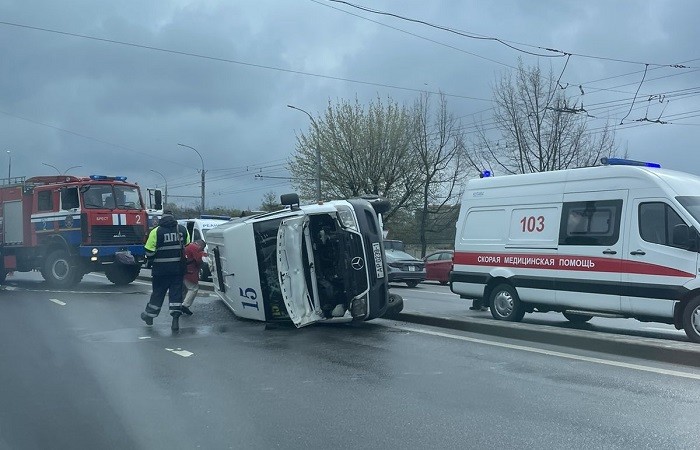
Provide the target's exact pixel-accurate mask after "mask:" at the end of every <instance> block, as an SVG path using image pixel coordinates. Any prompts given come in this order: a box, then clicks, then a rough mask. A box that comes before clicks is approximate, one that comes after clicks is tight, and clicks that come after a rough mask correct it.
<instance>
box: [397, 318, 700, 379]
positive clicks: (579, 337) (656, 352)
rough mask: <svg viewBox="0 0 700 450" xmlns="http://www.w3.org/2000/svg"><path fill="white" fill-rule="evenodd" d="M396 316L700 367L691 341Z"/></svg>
mask: <svg viewBox="0 0 700 450" xmlns="http://www.w3.org/2000/svg"><path fill="white" fill-rule="evenodd" d="M392 319H395V320H401V321H404V322H409V323H416V324H420V325H428V326H434V327H439V328H449V329H453V330H460V331H467V332H470V333H478V334H486V335H490V336H499V337H503V338H508V339H518V340H523V341H529V342H537V343H540V344H552V345H557V346H563V347H570V348H577V349H580V350H590V351H595V352H602V353H608V354H613V355H619V356H627V357H632V358H640V359H646V360H653V361H658V362H663V363H670V364H680V365H684V366H691V367H700V344H694V343H691V342H677V341H664V340H661V339H652V338H642V337H636V336H635V337H630V336H622V335H615V334H603V335H601V333H599V332H595V331H587V330H579V329H576V330H574V329H561V328H555V327H551V326H547V325H532V324H526V323H510V322H509V323H505V322H499V321H496V320H490V319H453V318H447V317H434V316H428V315H425V314H420V313H412V312H401V313H399V314H397V315H396V316H395V317H392Z"/></svg>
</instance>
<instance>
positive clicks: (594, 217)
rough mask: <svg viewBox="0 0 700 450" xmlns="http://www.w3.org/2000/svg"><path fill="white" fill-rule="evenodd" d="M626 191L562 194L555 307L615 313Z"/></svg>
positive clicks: (618, 296)
mask: <svg viewBox="0 0 700 450" xmlns="http://www.w3.org/2000/svg"><path fill="white" fill-rule="evenodd" d="M627 196H628V191H627V190H614V191H612V190H611V191H594V192H580V193H566V194H564V203H563V205H562V216H561V224H560V228H559V249H558V250H559V251H558V256H557V258H556V261H555V267H556V269H557V276H556V277H555V281H554V287H555V289H556V302H557V305H560V306H565V307H570V308H571V309H583V310H598V311H610V312H618V311H619V310H620V299H621V293H622V286H621V281H622V273H621V271H622V264H621V263H622V251H623V242H624V236H625V221H626V217H625V216H626V214H625V203H626V201H627Z"/></svg>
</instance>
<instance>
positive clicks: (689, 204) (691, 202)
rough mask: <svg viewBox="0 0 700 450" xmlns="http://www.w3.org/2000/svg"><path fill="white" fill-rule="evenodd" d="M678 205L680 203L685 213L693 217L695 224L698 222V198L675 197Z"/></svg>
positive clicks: (699, 210)
mask: <svg viewBox="0 0 700 450" xmlns="http://www.w3.org/2000/svg"><path fill="white" fill-rule="evenodd" d="M676 200H678V203H680V204H681V205H682V206H683V208H685V210H686V211H688V212H689V213H690V215H691V216H693V219H695V220H696V221H697V222H700V197H696V196H679V197H676Z"/></svg>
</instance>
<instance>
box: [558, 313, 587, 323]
mask: <svg viewBox="0 0 700 450" xmlns="http://www.w3.org/2000/svg"><path fill="white" fill-rule="evenodd" d="M562 314H564V317H565V318H566V320H568V321H569V322H571V323H586V322H588V321H589V320H591V319H592V318H593V316H591V315H588V314H574V313H569V312H564V313H562Z"/></svg>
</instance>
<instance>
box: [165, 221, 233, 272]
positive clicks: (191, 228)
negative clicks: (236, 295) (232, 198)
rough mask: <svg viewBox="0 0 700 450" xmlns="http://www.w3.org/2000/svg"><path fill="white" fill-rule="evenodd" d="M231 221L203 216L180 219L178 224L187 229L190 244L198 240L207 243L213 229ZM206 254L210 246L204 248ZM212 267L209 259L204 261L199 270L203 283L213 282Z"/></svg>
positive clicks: (206, 258)
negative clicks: (209, 233) (209, 232)
mask: <svg viewBox="0 0 700 450" xmlns="http://www.w3.org/2000/svg"><path fill="white" fill-rule="evenodd" d="M230 220H231V219H230V218H229V217H224V216H211V215H202V216H200V218H199V219H179V220H178V221H177V222H178V223H179V224H180V225H184V226H185V227H186V228H187V232H188V233H189V234H190V242H191V241H196V240H198V239H201V240H203V241H204V242H207V232H208V231H209V230H211V229H212V228H216V227H218V226H219V225H221V224H223V223H227V222H229V221H230ZM204 252H205V253H207V254H208V253H209V252H208V246H205V247H204ZM210 267H211V265H210V261H209V258H208V257H205V258H204V259H203V261H202V267H201V269H200V270H199V279H200V280H201V281H211V268H210Z"/></svg>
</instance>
